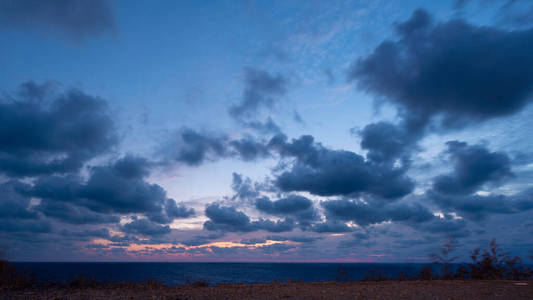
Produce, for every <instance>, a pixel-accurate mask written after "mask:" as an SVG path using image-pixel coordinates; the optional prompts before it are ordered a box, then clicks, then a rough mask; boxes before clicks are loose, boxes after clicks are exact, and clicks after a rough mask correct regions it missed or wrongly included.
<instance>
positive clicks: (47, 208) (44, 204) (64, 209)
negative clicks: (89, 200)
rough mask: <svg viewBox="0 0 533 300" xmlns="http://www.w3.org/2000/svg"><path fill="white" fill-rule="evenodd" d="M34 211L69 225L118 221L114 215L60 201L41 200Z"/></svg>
mask: <svg viewBox="0 0 533 300" xmlns="http://www.w3.org/2000/svg"><path fill="white" fill-rule="evenodd" d="M35 209H36V210H38V211H40V212H41V213H43V214H44V215H45V216H47V217H50V218H55V219H58V220H60V221H61V222H64V223H70V224H78V225H79V224H106V223H118V222H119V221H120V218H119V217H118V216H116V215H111V214H101V213H97V212H94V211H91V210H89V209H88V208H85V207H81V206H77V205H73V204H70V203H67V202H60V201H51V200H42V201H41V203H40V204H39V205H37V206H36V207H35Z"/></svg>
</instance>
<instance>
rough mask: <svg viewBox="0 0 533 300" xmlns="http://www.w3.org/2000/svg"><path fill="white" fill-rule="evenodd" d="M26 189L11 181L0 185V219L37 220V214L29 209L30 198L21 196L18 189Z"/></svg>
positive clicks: (22, 185) (20, 184)
mask: <svg viewBox="0 0 533 300" xmlns="http://www.w3.org/2000/svg"><path fill="white" fill-rule="evenodd" d="M26 188H27V187H26V186H25V185H24V184H23V183H20V182H16V181H11V182H6V183H3V184H1V185H0V195H2V197H1V198H0V219H6V218H9V219H37V218H38V215H37V212H36V211H35V210H33V209H31V208H30V198H29V197H26V196H24V195H22V194H21V193H20V192H19V189H26Z"/></svg>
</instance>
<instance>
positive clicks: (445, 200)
mask: <svg viewBox="0 0 533 300" xmlns="http://www.w3.org/2000/svg"><path fill="white" fill-rule="evenodd" d="M426 195H427V197H428V199H430V200H431V201H433V202H434V203H436V204H437V205H438V206H439V207H441V208H442V209H444V210H446V211H447V212H456V213H458V214H459V215H460V216H462V217H466V218H469V219H471V220H476V221H480V220H485V219H486V218H487V217H488V216H489V215H493V214H516V213H521V212H524V211H527V210H531V209H533V189H528V190H525V191H522V192H519V193H516V194H513V195H509V196H506V195H501V194H490V195H487V196H481V195H466V196H455V195H450V196H448V195H442V194H439V193H436V192H434V191H428V192H427V193H426Z"/></svg>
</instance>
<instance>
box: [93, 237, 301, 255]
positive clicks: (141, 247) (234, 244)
mask: <svg viewBox="0 0 533 300" xmlns="http://www.w3.org/2000/svg"><path fill="white" fill-rule="evenodd" d="M91 243H93V244H98V245H103V246H109V247H111V248H122V249H124V250H126V251H145V250H148V251H149V250H163V249H170V248H172V247H179V248H182V249H185V250H194V249H202V248H208V249H207V251H209V252H212V250H211V249H210V247H217V248H248V249H256V248H260V247H265V246H270V245H275V244H285V245H291V244H299V243H297V242H291V241H272V240H267V241H265V242H264V243H256V244H242V243H237V242H212V243H208V244H204V245H198V246H186V245H183V244H179V243H178V244H171V243H165V244H130V245H129V246H126V247H123V246H113V245H112V242H111V241H109V240H106V239H101V238H98V239H93V240H92V241H91Z"/></svg>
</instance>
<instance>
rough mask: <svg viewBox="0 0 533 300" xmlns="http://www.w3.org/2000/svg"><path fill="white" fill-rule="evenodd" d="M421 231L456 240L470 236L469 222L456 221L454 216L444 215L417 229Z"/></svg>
mask: <svg viewBox="0 0 533 300" xmlns="http://www.w3.org/2000/svg"><path fill="white" fill-rule="evenodd" d="M417 229H418V230H420V231H426V232H429V233H433V234H444V235H447V236H453V237H455V238H459V237H466V236H468V235H470V231H469V229H468V227H467V222H466V221H465V220H463V219H456V218H454V217H453V216H452V215H449V214H444V217H442V218H441V217H438V218H433V219H432V220H431V221H429V222H427V223H424V224H422V225H420V226H419V227H417Z"/></svg>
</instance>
